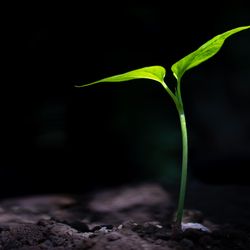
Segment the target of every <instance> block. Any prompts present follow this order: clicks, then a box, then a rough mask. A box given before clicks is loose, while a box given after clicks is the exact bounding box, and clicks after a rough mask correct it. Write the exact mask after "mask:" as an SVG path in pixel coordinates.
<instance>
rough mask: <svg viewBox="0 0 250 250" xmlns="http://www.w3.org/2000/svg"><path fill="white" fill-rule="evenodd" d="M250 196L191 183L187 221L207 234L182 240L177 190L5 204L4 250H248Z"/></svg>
mask: <svg viewBox="0 0 250 250" xmlns="http://www.w3.org/2000/svg"><path fill="white" fill-rule="evenodd" d="M177 191H178V190H177ZM249 191H250V187H243V186H210V185H206V184H202V183H198V182H195V183H191V184H190V185H189V192H188V194H187V201H186V207H187V210H186V211H185V216H184V222H196V223H201V224H202V225H204V226H206V227H207V228H208V229H209V232H206V231H202V230H199V229H187V230H185V231H184V232H182V233H179V234H173V233H172V221H173V218H174V212H175V209H176V200H177V195H176V189H175V188H174V189H173V188H172V187H166V186H163V185H161V184H158V183H141V184H137V185H123V186H120V187H115V188H106V189H103V190H95V191H92V192H89V193H88V194H84V195H72V194H53V195H52V194H49V195H47V194H44V195H36V196H34V195H33V196H26V197H16V198H9V199H4V200H2V201H1V202H0V249H3V250H16V249H19V250H28V249H30V250H40V249H51V250H62V249H67V250H73V249H75V250H81V249H89V250H101V249H102V250H105V249H109V250H114V249H117V250H118V249H119V250H167V249H174V250H177V249H178V250H182V249H185V250H189V249H190V250H191V249H194V250H196V249H212V250H219V249H225V250H230V249H248V250H249V249H250V209H249V208H250V199H249V198H248V196H249Z"/></svg>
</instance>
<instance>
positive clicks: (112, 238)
mask: <svg viewBox="0 0 250 250" xmlns="http://www.w3.org/2000/svg"><path fill="white" fill-rule="evenodd" d="M121 237H122V236H121V235H120V234H119V233H117V232H111V233H109V234H107V240H109V241H115V240H119V239H120V238H121Z"/></svg>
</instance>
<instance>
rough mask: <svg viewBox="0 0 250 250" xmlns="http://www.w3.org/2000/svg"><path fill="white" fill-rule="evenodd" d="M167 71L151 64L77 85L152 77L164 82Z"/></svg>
mask: <svg viewBox="0 0 250 250" xmlns="http://www.w3.org/2000/svg"><path fill="white" fill-rule="evenodd" d="M165 73H166V70H165V68H163V67H162V66H150V67H145V68H141V69H136V70H132V71H129V72H127V73H124V74H119V75H115V76H111V77H107V78H103V79H101V80H98V81H95V82H92V83H89V84H85V85H81V86H76V87H85V86H90V85H93V84H96V83H101V82H124V81H129V80H134V79H151V80H155V81H157V82H160V83H162V84H163V83H164V81H163V79H164V77H165Z"/></svg>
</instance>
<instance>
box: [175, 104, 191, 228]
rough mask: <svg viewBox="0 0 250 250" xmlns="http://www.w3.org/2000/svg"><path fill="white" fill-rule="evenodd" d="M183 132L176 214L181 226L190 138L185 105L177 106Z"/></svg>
mask: <svg viewBox="0 0 250 250" xmlns="http://www.w3.org/2000/svg"><path fill="white" fill-rule="evenodd" d="M177 109H178V113H179V118H180V124H181V132H182V170H181V184H180V193H179V202H178V209H177V215H176V222H175V223H176V226H178V227H181V221H182V217H183V209H184V202H185V195H186V184H187V163H188V138H187V125H186V118H185V114H184V111H183V106H182V105H180V106H179V107H178V106H177Z"/></svg>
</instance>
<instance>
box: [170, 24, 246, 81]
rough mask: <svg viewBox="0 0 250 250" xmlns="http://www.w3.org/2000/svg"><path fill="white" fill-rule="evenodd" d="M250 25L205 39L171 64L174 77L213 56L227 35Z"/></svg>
mask: <svg viewBox="0 0 250 250" xmlns="http://www.w3.org/2000/svg"><path fill="white" fill-rule="evenodd" d="M249 28H250V26H242V27H238V28H235V29H232V30H229V31H227V32H224V33H222V34H220V35H217V36H215V37H214V38H212V39H211V40H209V41H207V42H206V43H205V44H203V45H202V46H201V47H199V48H198V49H197V50H195V51H194V52H192V53H190V54H189V55H187V56H185V57H184V58H182V59H181V60H179V61H178V62H176V63H175V64H173V65H172V67H171V70H172V72H173V74H174V76H175V78H176V79H177V80H178V79H179V80H180V79H181V77H182V76H183V74H184V73H185V72H186V71H187V70H189V69H191V68H193V67H195V66H197V65H199V64H200V63H202V62H204V61H206V60H208V59H209V58H210V57H212V56H214V55H215V54H216V53H217V52H218V51H219V50H220V48H221V47H222V45H223V43H224V41H225V39H227V38H228V37H229V36H231V35H233V34H235V33H237V32H240V31H242V30H245V29H249Z"/></svg>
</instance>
